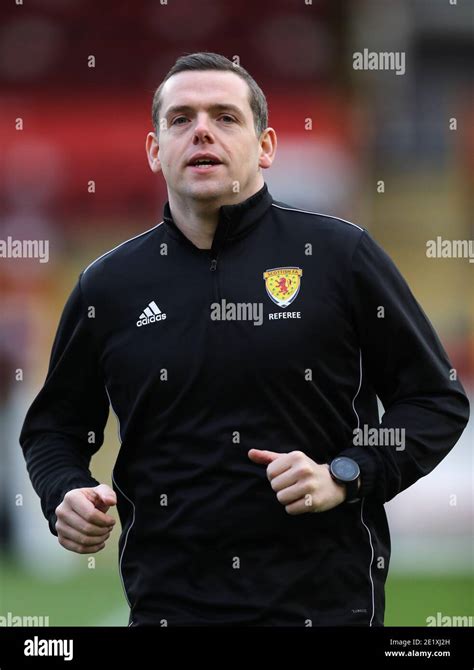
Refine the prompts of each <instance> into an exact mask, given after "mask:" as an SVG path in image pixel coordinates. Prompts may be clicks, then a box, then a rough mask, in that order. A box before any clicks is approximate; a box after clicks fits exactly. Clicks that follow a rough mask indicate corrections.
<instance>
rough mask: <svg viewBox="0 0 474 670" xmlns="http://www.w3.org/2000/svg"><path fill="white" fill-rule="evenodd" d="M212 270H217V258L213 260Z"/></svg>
mask: <svg viewBox="0 0 474 670" xmlns="http://www.w3.org/2000/svg"><path fill="white" fill-rule="evenodd" d="M211 270H217V258H213V259H212V260H211Z"/></svg>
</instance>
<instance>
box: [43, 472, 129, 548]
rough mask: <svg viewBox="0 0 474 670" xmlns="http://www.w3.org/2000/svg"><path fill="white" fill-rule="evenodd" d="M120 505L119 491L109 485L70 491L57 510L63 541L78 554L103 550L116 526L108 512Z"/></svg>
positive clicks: (59, 535)
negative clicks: (117, 492) (116, 491)
mask: <svg viewBox="0 0 474 670" xmlns="http://www.w3.org/2000/svg"><path fill="white" fill-rule="evenodd" d="M116 504H117V496H116V495H115V491H113V489H111V488H110V486H107V484H99V486H95V487H93V488H81V489H72V490H71V491H68V492H67V493H66V495H65V496H64V499H63V501H62V503H61V504H60V505H58V506H57V507H56V510H55V512H56V516H57V521H56V525H55V528H56V532H57V534H58V540H59V544H60V545H61V546H63V547H64V548H65V549H69V551H75V552H76V553H78V554H93V553H95V552H97V551H100V550H101V549H103V548H104V547H105V542H106V540H107V539H108V538H109V536H110V533H111V531H112V529H113V527H114V525H115V519H114V518H113V517H112V516H109V515H107V514H106V512H107V511H108V509H109V507H111V506H112V505H116Z"/></svg>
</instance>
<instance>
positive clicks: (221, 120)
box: [147, 70, 271, 200]
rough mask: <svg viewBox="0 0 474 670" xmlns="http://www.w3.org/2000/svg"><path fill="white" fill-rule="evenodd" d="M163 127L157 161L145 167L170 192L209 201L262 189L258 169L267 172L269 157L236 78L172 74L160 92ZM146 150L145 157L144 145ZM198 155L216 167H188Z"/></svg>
mask: <svg viewBox="0 0 474 670" xmlns="http://www.w3.org/2000/svg"><path fill="white" fill-rule="evenodd" d="M163 120H164V121H163ZM163 123H165V128H163V125H160V128H161V129H160V133H159V137H158V142H157V146H156V147H155V149H158V151H157V154H156V158H157V159H156V160H155V162H154V163H153V164H152V161H150V165H151V166H152V170H154V171H155V172H158V171H159V170H162V171H163V175H164V178H165V180H166V183H167V185H168V189H169V190H170V191H172V192H174V193H176V194H178V195H181V196H184V197H189V198H192V199H199V200H213V199H219V198H221V197H222V196H227V195H230V194H233V193H235V192H238V193H243V194H245V193H246V192H249V193H253V192H254V191H255V190H256V188H258V187H259V186H260V185H261V184H263V181H262V178H261V174H260V171H259V166H261V167H269V164H268V152H267V149H266V145H265V141H264V142H263V148H262V143H261V142H260V141H259V138H258V137H257V135H256V131H255V126H254V119H253V114H252V110H251V107H250V104H249V88H248V85H247V83H246V82H245V81H244V80H243V79H241V77H239V76H238V75H237V74H234V73H233V72H219V71H212V70H206V71H191V72H180V73H178V74H175V75H173V76H172V77H171V78H170V79H168V81H167V82H166V83H165V85H164V87H163V90H162V96H161V108H160V124H163ZM263 135H264V134H263ZM150 142H151V140H150ZM147 148H148V152H149V156H150V147H149V145H148V142H147ZM152 151H153V148H152V147H151V152H152ZM200 153H208V154H211V155H212V157H213V158H214V159H216V160H217V161H218V163H217V164H215V165H212V166H210V167H195V166H193V165H190V162H193V161H194V160H195V158H196V157H197V154H200ZM270 162H271V160H270ZM236 184H237V185H238V186H237V188H238V190H237V191H236V187H235V186H236Z"/></svg>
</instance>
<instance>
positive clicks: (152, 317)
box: [137, 300, 166, 327]
mask: <svg viewBox="0 0 474 670" xmlns="http://www.w3.org/2000/svg"><path fill="white" fill-rule="evenodd" d="M164 319H166V314H165V313H164V312H162V311H161V310H160V308H159V307H158V305H157V304H156V302H155V301H154V300H152V301H151V302H149V303H148V307H145V309H144V310H143V312H142V313H141V314H140V316H139V317H138V321H137V326H138V327H140V326H146V325H147V324H148V323H155V321H163V320H164Z"/></svg>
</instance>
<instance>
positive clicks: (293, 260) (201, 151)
mask: <svg viewBox="0 0 474 670" xmlns="http://www.w3.org/2000/svg"><path fill="white" fill-rule="evenodd" d="M153 121H154V125H155V132H154V133H149V134H148V137H147V140H146V149H147V155H148V160H149V164H150V167H151V169H152V170H153V172H156V173H158V172H162V173H163V175H164V178H165V180H166V184H167V188H168V198H169V199H168V202H167V203H166V204H165V207H164V216H163V221H162V222H161V223H160V224H158V225H157V226H155V227H154V228H152V229H151V230H149V231H147V232H144V233H142V234H141V235H138V236H137V237H135V238H133V239H131V240H128V241H126V242H124V243H122V244H121V245H119V246H118V247H116V248H115V249H112V250H111V251H109V252H107V253H105V254H104V255H103V256H101V257H100V258H99V259H97V260H96V261H94V262H93V263H91V264H90V265H89V266H88V267H87V268H86V269H85V270H84V271H83V272H82V273H81V275H80V278H79V281H78V283H77V285H76V287H75V288H74V290H73V292H72V294H71V295H70V297H69V300H68V302H67V304H66V307H65V310H64V313H63V316H62V319H61V322H60V325H59V328H58V332H57V335H56V339H55V342H54V345H53V351H52V357H51V362H50V366H49V371H48V375H47V379H46V382H45V385H44V387H43V389H42V390H41V391H40V393H39V395H38V396H37V398H36V399H35V401H34V403H33V404H32V406H31V408H30V410H29V412H28V414H27V417H26V419H25V424H24V426H23V430H22V433H21V437H20V441H21V445H22V448H23V450H24V455H25V458H26V462H27V466H28V471H29V473H30V476H31V480H32V483H33V485H34V487H35V489H36V491H37V492H38V494H39V495H40V497H41V503H42V509H43V511H44V514H45V516H46V518H47V519H48V521H49V526H50V529H51V532H52V533H54V534H55V535H57V536H58V539H59V542H60V544H61V545H62V546H64V547H65V548H66V549H69V550H71V551H75V552H78V553H88V554H89V553H94V552H96V551H99V550H101V549H102V548H103V547H104V546H105V542H106V540H107V538H108V537H109V534H110V530H111V528H112V526H113V523H114V519H113V517H111V516H110V515H109V514H108V510H109V508H110V506H112V505H115V504H117V507H118V512H119V516H120V520H121V524H122V533H121V536H120V541H119V555H120V572H121V576H122V580H123V584H124V589H125V594H126V597H127V599H128V603H129V605H130V610H131V612H130V625H133V626H137V625H142V624H158V625H188V624H190V625H231V624H234V625H236V624H242V625H252V626H255V625H256V626H259V625H268V626H279V625H292V626H310V625H315V626H316V625H364V626H372V625H383V618H384V583H385V580H386V577H387V571H388V565H389V558H390V538H389V531H388V527H387V521H386V516H385V511H384V507H383V504H384V502H386V501H388V500H390V499H392V498H393V497H394V496H395V495H397V493H399V492H400V491H402V490H404V489H406V488H407V487H408V486H410V485H411V484H413V483H414V482H415V481H416V480H417V479H419V478H420V477H422V476H423V475H426V474H427V473H428V472H430V471H431V470H432V469H433V468H434V467H435V466H436V465H437V464H438V463H439V462H440V461H441V460H442V459H443V457H444V456H446V454H447V453H448V452H449V451H450V449H451V448H452V447H453V446H454V444H455V443H456V441H457V440H458V438H459V436H460V435H461V433H462V431H463V429H464V427H465V425H466V423H467V420H468V415H469V404H468V401H467V398H466V395H465V392H464V389H463V387H462V386H461V384H460V383H459V381H456V380H455V379H454V377H455V375H453V374H452V370H451V368H452V366H451V364H450V362H449V360H448V358H447V355H446V353H445V351H444V349H443V347H442V345H441V344H440V342H439V340H438V338H437V336H436V334H435V332H434V331H433V329H432V327H431V325H430V323H429V321H428V319H427V317H426V316H425V314H424V313H423V311H422V309H421V308H420V307H419V305H418V304H417V302H416V300H415V299H414V297H413V295H412V294H411V292H410V290H409V288H408V287H407V285H406V283H405V282H404V280H403V279H402V277H401V276H400V274H399V273H398V271H397V269H396V268H395V266H394V264H393V263H392V262H391V260H390V259H389V258H388V256H387V255H386V254H385V253H384V252H383V251H382V249H381V248H380V247H379V246H378V245H377V244H376V243H375V241H374V240H373V239H372V238H371V237H370V236H369V234H368V233H367V231H366V230H364V229H363V228H360V227H359V226H356V225H354V224H351V223H349V222H345V221H342V220H340V219H336V218H334V217H330V216H325V215H321V214H314V213H311V212H305V211H300V210H298V209H297V208H293V207H291V206H289V205H285V204H282V203H278V202H276V201H274V200H273V198H272V196H271V195H270V193H269V192H268V189H267V186H266V184H265V182H264V180H263V176H262V170H263V169H265V168H268V167H270V165H271V164H272V161H273V159H274V156H275V150H276V134H275V131H274V130H273V129H272V128H269V127H267V125H268V123H267V107H266V102H265V97H264V95H263V93H262V91H261V90H260V88H259V87H258V86H257V84H256V83H255V81H254V80H253V79H252V78H251V77H250V75H249V74H248V73H247V72H246V71H245V70H244V69H243V68H241V67H234V65H233V64H232V63H231V62H230V61H228V60H227V59H226V58H224V57H222V56H220V55H217V54H208V53H200V54H192V55H187V56H184V57H182V58H180V59H178V61H177V62H176V63H175V65H174V66H173V68H172V69H171V70H170V72H169V73H168V74H167V76H166V78H165V79H164V81H163V83H162V84H161V85H160V87H159V88H158V90H157V92H156V93H155V97H154V101H153ZM376 396H378V397H379V398H380V399H381V402H382V403H383V406H384V409H385V414H384V415H383V420H382V424H381V426H382V428H383V429H384V431H385V432H384V433H383V434H382V433H381V435H389V436H393V435H401V434H403V435H404V439H403V443H402V442H401V441H398V440H395V439H392V440H391V442H390V441H388V443H387V444H374V442H373V441H372V442H370V443H369V442H368V441H367V439H366V438H365V437H364V436H365V435H367V434H369V433H368V432H367V431H368V430H369V429H370V430H372V431H373V430H378V429H379V416H378V407H377V398H376ZM109 403H110V405H111V406H112V408H113V409H114V411H115V412H116V414H117V417H118V420H119V433H120V439H121V448H120V452H119V454H118V458H117V461H116V464H115V467H114V472H113V475H112V482H113V489H111V488H110V487H108V486H107V485H105V484H100V483H99V482H98V481H97V480H96V479H94V478H93V477H92V476H91V474H90V472H89V469H88V466H89V463H90V458H91V456H92V454H93V453H95V452H96V451H97V450H98V449H99V447H100V446H101V444H102V441H103V429H104V425H105V423H106V419H107V416H108V411H109ZM396 431H398V432H396ZM400 431H402V433H401V432H400ZM371 434H372V433H371ZM361 436H362V437H361Z"/></svg>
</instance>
